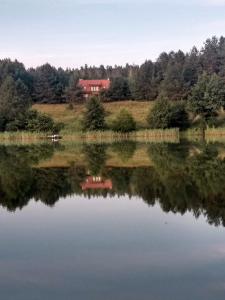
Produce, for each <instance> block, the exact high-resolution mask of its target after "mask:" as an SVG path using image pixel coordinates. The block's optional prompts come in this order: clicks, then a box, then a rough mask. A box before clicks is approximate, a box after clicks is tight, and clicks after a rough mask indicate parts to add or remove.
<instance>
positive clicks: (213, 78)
mask: <svg viewBox="0 0 225 300" xmlns="http://www.w3.org/2000/svg"><path fill="white" fill-rule="evenodd" d="M221 107H225V85H224V80H223V79H222V78H220V77H219V76H218V75H216V74H213V75H207V74H206V73H204V74H203V75H202V76H200V77H199V80H198V82H197V84H196V85H195V86H194V87H193V89H192V91H191V95H190V97H189V108H190V110H191V111H192V112H193V113H194V114H195V115H201V116H202V117H203V118H205V119H208V118H210V117H213V116H216V115H217V111H218V109H220V108H221Z"/></svg>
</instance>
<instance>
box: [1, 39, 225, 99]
mask: <svg viewBox="0 0 225 300" xmlns="http://www.w3.org/2000/svg"><path fill="white" fill-rule="evenodd" d="M204 73H205V74H207V75H209V76H210V75H214V74H216V75H217V76H219V78H222V79H224V78H225V38H224V37H220V38H216V37H213V38H211V39H208V40H207V41H206V42H205V43H204V46H203V47H202V49H201V50H198V49H197V48H196V47H193V48H192V50H191V51H190V52H189V53H184V52H182V51H181V50H179V51H177V52H173V51H172V52H170V53H165V52H164V53H162V54H160V56H159V57H158V59H157V60H156V61H155V62H152V61H151V60H147V61H145V62H144V63H143V64H142V65H140V66H138V65H129V64H127V65H126V66H124V67H122V66H114V67H112V66H107V67H105V66H100V67H90V66H87V65H85V66H84V67H81V68H79V69H67V70H63V69H62V68H58V69H57V68H55V67H53V66H51V65H49V64H45V65H43V66H40V67H37V68H35V69H34V68H32V69H28V70H27V69H25V67H24V65H23V64H22V63H19V62H18V61H11V60H10V59H3V60H0V89H1V85H2V84H3V83H4V81H5V80H6V78H7V77H11V78H12V79H13V80H15V81H18V80H20V81H21V82H22V83H23V84H24V85H25V86H26V88H27V91H28V92H29V96H30V98H31V101H32V103H65V102H68V101H70V102H71V101H73V102H76V101H80V100H81V99H82V97H81V91H80V90H79V88H77V83H78V80H79V79H80V78H83V79H105V78H110V80H111V88H110V90H109V91H108V92H107V93H106V94H104V95H102V97H103V99H104V100H111V101H117V100H127V99H129V100H130V99H133V100H149V101H151V100H155V99H157V98H159V97H166V98H168V99H170V100H186V99H188V97H189V95H190V93H191V90H192V88H193V86H195V84H196V83H197V82H198V78H199V77H200V76H201V75H202V74H204Z"/></svg>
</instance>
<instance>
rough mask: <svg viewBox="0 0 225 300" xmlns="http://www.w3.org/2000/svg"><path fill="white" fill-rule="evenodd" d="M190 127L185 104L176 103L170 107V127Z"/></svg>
mask: <svg viewBox="0 0 225 300" xmlns="http://www.w3.org/2000/svg"><path fill="white" fill-rule="evenodd" d="M189 125H190V122H189V117H188V113H187V111H186V109H185V105H184V104H183V103H175V104H172V105H171V107H170V122H169V127H171V128H180V129H186V128H188V127H189Z"/></svg>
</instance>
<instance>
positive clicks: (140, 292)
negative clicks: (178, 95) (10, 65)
mask: <svg viewBox="0 0 225 300" xmlns="http://www.w3.org/2000/svg"><path fill="white" fill-rule="evenodd" d="M0 205H1V208H0V240H1V242H0V291H1V299H4V300H15V299H17V300H28V299H29V300H39V299H40V300H45V299H46V300H51V299H54V300H58V299H68V300H70V299H79V300H115V299H116V300H128V299H129V300H137V299H138V300H181V299H182V300H190V299H191V300H199V299H204V300H220V299H221V300H222V299H224V295H225V228H224V226H225V145H224V144H222V143H218V142H217V143H205V142H203V141H202V142H190V141H182V142H181V143H174V144H173V143H135V142H132V141H127V142H115V143H113V144H104V143H102V144H82V143H80V144H76V143H65V144H64V143H55V144H51V143H43V144H33V145H22V144H21V145H19V144H17V145H16V144H9V145H0Z"/></svg>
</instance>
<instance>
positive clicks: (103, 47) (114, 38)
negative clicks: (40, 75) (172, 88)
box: [0, 0, 225, 68]
mask: <svg viewBox="0 0 225 300" xmlns="http://www.w3.org/2000/svg"><path fill="white" fill-rule="evenodd" d="M213 35H217V36H220V35H225V0H184V1H183V0H0V58H5V57H10V58H12V59H15V58H17V59H18V60H20V61H22V62H24V64H25V65H26V66H27V67H30V66H37V65H40V64H43V63H45V62H49V63H51V64H53V65H55V66H57V67H58V66H62V67H64V68H65V67H77V66H81V65H84V64H85V63H87V64H88V65H99V64H104V65H114V64H125V63H126V62H128V63H142V62H144V61H145V60H146V59H152V60H155V59H156V58H157V57H158V55H159V54H160V53H161V52H162V51H170V50H178V49H182V50H183V51H189V50H190V48H191V47H192V46H193V45H196V46H197V47H201V46H202V45H203V42H204V41H205V40H206V38H208V37H211V36H213Z"/></svg>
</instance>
